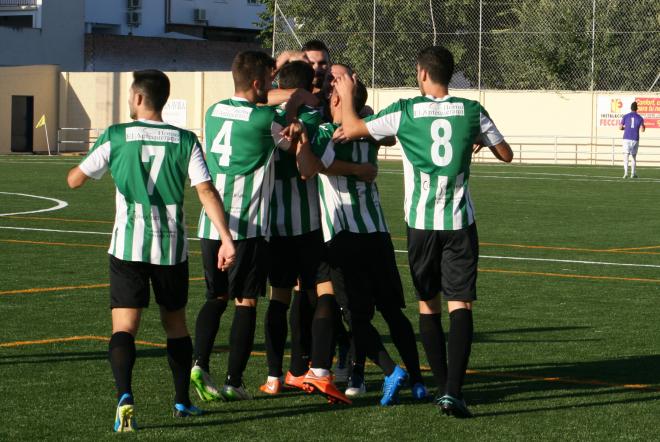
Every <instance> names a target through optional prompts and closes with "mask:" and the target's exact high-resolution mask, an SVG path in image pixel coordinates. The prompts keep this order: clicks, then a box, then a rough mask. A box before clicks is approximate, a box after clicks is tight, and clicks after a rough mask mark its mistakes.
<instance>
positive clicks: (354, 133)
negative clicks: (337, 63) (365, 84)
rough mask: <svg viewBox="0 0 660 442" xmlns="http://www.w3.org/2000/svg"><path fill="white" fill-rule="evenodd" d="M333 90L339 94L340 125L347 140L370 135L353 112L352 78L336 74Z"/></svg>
mask: <svg viewBox="0 0 660 442" xmlns="http://www.w3.org/2000/svg"><path fill="white" fill-rule="evenodd" d="M334 86H335V91H336V92H337V93H338V94H339V98H340V99H341V115H342V117H341V118H342V124H341V125H342V127H343V128H344V134H345V136H346V137H347V138H348V139H349V140H357V139H358V138H364V137H367V136H370V135H371V134H370V133H369V129H367V125H366V124H365V122H364V121H363V120H362V119H360V117H359V116H358V114H357V112H355V105H354V104H353V88H354V87H355V83H354V82H353V79H352V78H351V77H350V76H349V75H348V74H344V75H341V76H338V77H336V78H335V80H334Z"/></svg>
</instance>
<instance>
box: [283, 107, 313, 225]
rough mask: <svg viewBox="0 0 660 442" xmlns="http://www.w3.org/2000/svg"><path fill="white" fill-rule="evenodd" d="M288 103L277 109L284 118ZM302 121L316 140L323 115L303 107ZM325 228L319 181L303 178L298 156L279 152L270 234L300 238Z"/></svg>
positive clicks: (308, 132) (310, 136)
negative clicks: (321, 213)
mask: <svg viewBox="0 0 660 442" xmlns="http://www.w3.org/2000/svg"><path fill="white" fill-rule="evenodd" d="M285 105H286V103H285V104H282V105H281V106H280V107H278V108H277V110H276V112H277V113H278V115H279V116H280V118H282V119H284V118H285V117H286V112H284V107H285ZM298 119H299V120H300V121H302V122H303V124H304V125H305V128H306V129H307V135H308V137H309V139H310V140H312V139H314V136H315V135H316V131H317V129H318V127H319V125H320V124H321V123H322V122H323V119H322V117H321V114H320V113H319V112H318V111H317V110H316V109H314V108H311V107H307V106H304V107H301V108H300V110H299V111H298ZM320 228H321V223H320V220H319V193H318V184H317V178H316V177H313V178H311V179H308V180H303V179H302V178H301V177H300V172H299V171H298V166H297V165H296V157H295V155H292V154H290V153H288V152H281V151H280V150H279V149H277V150H276V151H275V188H274V189H273V196H272V197H271V199H270V233H271V235H272V236H298V235H302V234H305V233H309V232H312V231H314V230H318V229H320Z"/></svg>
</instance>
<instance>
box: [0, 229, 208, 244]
mask: <svg viewBox="0 0 660 442" xmlns="http://www.w3.org/2000/svg"><path fill="white" fill-rule="evenodd" d="M0 229H6V230H24V231H32V232H54V233H80V234H83V235H106V236H108V235H112V232H93V231H89V230H57V229H38V228H36V227H10V226H0ZM188 241H199V238H188Z"/></svg>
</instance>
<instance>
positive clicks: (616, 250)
mask: <svg viewBox="0 0 660 442" xmlns="http://www.w3.org/2000/svg"><path fill="white" fill-rule="evenodd" d="M392 239H397V240H401V241H403V240H405V239H406V238H403V237H400V236H393V237H392ZM479 245H480V246H484V247H508V248H512V249H531V250H559V251H569V252H589V253H622V254H626V255H660V252H641V251H640V250H648V249H660V246H648V247H629V248H614V249H589V248H583V247H559V246H543V245H526V244H501V243H493V242H480V243H479Z"/></svg>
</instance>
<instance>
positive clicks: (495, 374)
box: [466, 370, 660, 391]
mask: <svg viewBox="0 0 660 442" xmlns="http://www.w3.org/2000/svg"><path fill="white" fill-rule="evenodd" d="M466 373H467V374H470V375H480V376H492V377H502V378H513V379H526V380H530V381H543V382H557V383H561V384H574V385H596V386H599V387H617V388H625V389H629V390H650V391H660V387H654V386H652V385H648V384H615V383H612V382H605V381H599V380H595V379H574V378H562V377H553V376H532V375H526V374H519V373H511V372H506V371H482V370H466Z"/></svg>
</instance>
